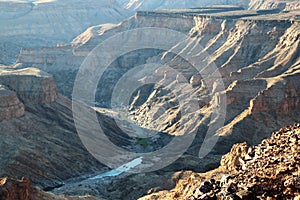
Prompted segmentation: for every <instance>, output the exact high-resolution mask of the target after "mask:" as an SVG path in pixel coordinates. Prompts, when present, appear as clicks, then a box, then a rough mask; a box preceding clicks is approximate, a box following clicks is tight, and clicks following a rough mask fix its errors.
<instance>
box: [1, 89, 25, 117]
mask: <svg viewBox="0 0 300 200" xmlns="http://www.w3.org/2000/svg"><path fill="white" fill-rule="evenodd" d="M24 111H25V108H24V104H23V103H22V102H21V101H20V100H19V98H18V96H17V94H16V93H15V92H13V91H11V90H9V89H8V88H6V87H5V86H3V85H0V121H2V120H9V119H12V118H15V117H21V116H23V115H24Z"/></svg>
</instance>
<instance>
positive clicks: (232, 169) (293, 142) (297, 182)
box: [188, 124, 300, 200]
mask: <svg viewBox="0 0 300 200" xmlns="http://www.w3.org/2000/svg"><path fill="white" fill-rule="evenodd" d="M221 167H222V168H224V169H225V170H227V171H228V174H226V175H223V177H222V178H221V179H220V180H217V181H216V180H214V179H210V180H208V181H205V182H202V183H201V186H200V187H199V188H197V189H196V190H195V191H194V193H193V195H192V196H190V197H189V198H188V199H189V200H196V199H197V200H198V199H201V200H202V199H203V200H204V199H205V200H213V199H232V200H234V199H269V200H272V199H300V124H296V125H294V126H288V127H286V128H283V129H281V130H280V131H278V132H275V133H273V134H272V136H271V138H268V139H265V140H263V141H262V143H261V144H259V145H257V146H248V145H247V144H246V143H242V144H236V145H234V146H233V148H232V149H231V152H230V153H228V154H227V155H225V156H223V157H222V160H221Z"/></svg>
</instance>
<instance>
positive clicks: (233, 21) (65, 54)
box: [0, 0, 300, 199]
mask: <svg viewBox="0 0 300 200" xmlns="http://www.w3.org/2000/svg"><path fill="white" fill-rule="evenodd" d="M122 2H123V4H124V5H125V3H126V5H128V4H127V2H125V1H122ZM269 2H270V1H268V0H266V1H259V2H258V1H253V0H252V1H250V4H249V6H250V8H251V9H249V10H245V9H244V8H242V7H240V6H231V5H230V6H229V5H223V6H221V5H219V6H210V7H199V8H193V9H187V8H185V9H174V10H172V9H171V10H170V9H168V10H153V11H140V10H139V8H136V9H137V10H139V11H137V12H136V14H135V15H134V16H132V17H130V18H128V19H126V20H124V21H122V22H121V23H119V24H100V25H95V26H92V27H90V28H88V29H86V31H85V32H83V33H82V34H80V35H78V36H77V37H76V38H75V39H73V40H72V42H70V43H65V44H61V45H57V46H53V47H43V48H34V49H31V48H23V49H22V50H21V51H20V54H19V55H18V56H17V61H16V63H14V64H12V65H9V66H4V65H3V66H1V68H0V110H1V113H0V134H1V137H2V138H3V139H2V140H1V142H0V149H1V150H2V154H1V156H2V157H1V161H0V169H1V170H0V171H1V176H2V177H13V178H15V179H17V178H21V177H23V176H25V177H27V178H29V179H30V180H31V181H32V183H33V185H34V186H35V187H39V188H40V189H37V188H34V187H32V186H30V184H31V183H30V184H29V181H27V179H26V178H24V179H23V180H21V181H19V182H21V184H23V183H22V182H24V184H25V185H26V187H28V188H31V189H29V190H30V191H34V192H30V193H32V194H35V196H37V195H42V196H43V195H44V197H43V198H45V199H51V198H54V199H55V198H57V199H76V198H78V199H84V198H85V199H137V198H140V197H143V196H145V197H144V199H186V198H187V197H189V198H191V199H193V198H194V199H201V198H200V196H201V195H202V196H203V195H208V194H206V193H203V192H202V191H201V190H203V189H201V187H202V186H203V184H204V183H203V184H202V181H203V180H204V178H203V177H202V176H205V179H207V180H209V179H210V178H211V177H213V176H214V175H212V174H217V175H220V174H222V175H223V174H226V173H227V174H228V173H230V174H234V173H238V170H241V169H240V168H239V167H240V166H239V165H236V163H238V162H242V161H240V160H241V159H243V160H245V158H244V157H245V154H243V153H242V155H240V154H239V153H240V151H242V152H243V151H244V149H247V150H248V149H249V148H251V147H249V146H246V145H244V144H241V145H235V146H233V145H234V144H236V143H243V142H246V143H247V145H250V146H255V145H258V144H260V143H261V142H262V141H264V139H266V138H268V137H271V136H272V138H273V137H275V135H276V137H277V136H278V134H275V133H274V134H273V135H271V133H272V132H274V131H276V130H279V129H280V128H281V127H285V126H286V125H287V124H294V123H297V122H298V121H299V111H300V98H299V95H300V91H299V88H300V87H299V85H298V84H300V82H299V73H300V71H299V67H300V56H299V54H300V11H299V9H297V8H298V5H297V2H296V1H294V2H292V1H278V2H280V3H276V2H275V3H274V2H273V4H270V3H269ZM282 2H283V3H285V4H284V6H282V5H283V3H282ZM158 8H159V7H158ZM261 8H262V9H264V10H260V9H261ZM134 10H135V8H134ZM135 30H138V31H137V32H135ZM139 31H140V32H139ZM72 32H73V31H72ZM131 33H134V34H137V35H134V36H131V35H130V34H131ZM170 33H172V34H170ZM135 36H136V37H135ZM178 38H179V39H181V40H178ZM120 41H121V44H122V45H120ZM124 41H125V43H124ZM174 41H175V42H174ZM122 42H123V43H122ZM117 45H118V46H117ZM143 45H144V46H146V47H147V48H136V49H133V50H131V51H128V52H125V53H123V54H121V55H120V56H118V57H116V58H110V56H108V55H109V54H110V53H111V54H110V55H114V53H115V51H116V50H115V49H116V47H117V49H118V50H119V51H122V49H126V47H136V46H137V47H141V46H143ZM99 47H100V48H99ZM101 47H104V48H101ZM162 47H163V48H162ZM198 47H200V48H198ZM129 49H130V48H129ZM105 53H106V54H105ZM102 54H103V55H104V56H103V55H102ZM95 55H96V56H95ZM97 56H98V57H97ZM110 59H111V60H110ZM110 61H112V62H110ZM102 63H108V65H107V66H104V64H102ZM156 66H167V68H166V67H158V68H156ZM101 67H103V70H102V71H101ZM98 70H99V71H98ZM100 72H101V73H102V75H103V76H102V77H100V78H99V79H98V81H97V78H94V77H95V74H98V73H99V74H100ZM85 76H87V77H89V78H90V79H83V77H85ZM126 77H130V79H128V78H127V79H126ZM129 80H130V81H132V82H130V81H129ZM135 84H136V85H140V86H139V87H136V88H133V89H131V88H130V86H131V85H135ZM91 85H92V86H93V87H91ZM91 88H92V89H94V90H92V89H91ZM120 88H121V89H124V91H122V90H121V89H120ZM126 89H131V90H129V91H127V90H126ZM90 90H91V91H92V92H94V93H93V94H92V95H91V94H90V93H89V91H90ZM116 94H117V95H116ZM114 95H116V96H114ZM127 95H129V96H128V97H127ZM90 96H92V97H91V98H89V97H90ZM126 98H128V102H127V104H125V105H124V104H122V105H116V106H115V105H114V103H116V104H118V103H120V102H123V99H126ZM90 100H92V101H90ZM124 102H125V101H124ZM74 109H76V111H77V112H75V113H74ZM78 111H79V112H78ZM80 113H85V116H84V117H78V116H80V115H77V114H80ZM95 116H96V118H94V117H95ZM93 123H100V124H101V128H102V130H103V132H104V133H105V134H104V135H105V137H103V136H104V135H103V136H102V135H101V136H98V135H97V133H98V132H97V129H96V128H95V127H94V126H93ZM78 124H79V125H80V126H78ZM298 129H299V127H298V126H297V125H295V126H294V127H293V128H291V127H289V128H285V129H284V130H281V132H282V133H284V135H285V136H286V135H288V133H287V132H292V133H293V134H294V135H295V138H296V143H297V142H299V134H298V133H299V130H298ZM106 137H107V138H108V139H109V140H106ZM190 137H192V139H191V141H190V139H189V138H190ZM90 138H92V140H93V142H94V143H95V144H97V145H98V146H104V147H105V148H106V150H107V151H108V152H111V153H113V151H114V149H113V146H112V145H110V144H113V145H116V146H118V147H122V148H123V149H124V150H125V151H127V152H131V153H132V152H134V153H136V155H139V156H140V157H132V158H129V161H130V160H134V159H137V158H140V159H141V160H142V162H141V163H139V164H138V165H137V166H133V167H132V168H133V169H139V168H143V167H145V168H147V166H148V165H149V163H152V162H153V160H151V158H148V157H147V155H146V154H147V153H149V152H150V153H151V152H156V151H158V152H160V150H163V149H164V146H167V147H168V146H170V145H171V144H172V141H173V140H182V141H183V142H182V144H181V145H178V147H177V148H179V149H180V148H182V149H183V150H185V151H184V152H183V154H182V155H181V154H180V155H179V157H178V158H177V159H176V160H174V162H172V163H170V164H169V165H167V166H163V167H161V168H159V167H160V166H159V165H158V164H157V165H158V166H154V167H158V168H159V170H155V171H149V172H147V171H145V172H144V171H143V172H141V173H137V174H134V173H133V174H131V173H127V172H126V170H124V173H122V174H118V173H119V172H117V175H116V176H105V174H106V173H107V172H111V171H109V170H114V169H120V168H121V169H122V166H121V165H117V164H114V165H113V167H111V166H107V165H105V163H102V162H100V161H99V159H98V160H97V159H96V158H98V157H97V156H99V155H96V154H95V152H93V149H97V148H98V147H97V145H91V146H89V145H88V144H91V143H92V142H91V141H90V140H91V139H90ZM284 138H285V137H284ZM185 140H187V142H186V143H185V142H184V141H185ZM270 140H271V139H270ZM86 141H89V142H87V143H86ZM103 141H104V142H103ZM106 141H107V144H106ZM108 141H110V142H111V143H109V142H108ZM267 141H268V142H269V140H267ZM278 141H280V140H279V139H278ZM189 142H190V143H189ZM94 143H93V144H94ZM264 143H266V142H264ZM292 143H293V144H295V141H294V140H293V141H292ZM264 145H266V146H272V145H268V144H264ZM185 146H187V147H185ZM232 146H233V148H232ZM259 147H261V146H259ZM290 147H291V148H293V149H294V150H293V151H295V147H294V146H290ZM290 147H289V148H290ZM185 148H186V149H185ZM231 148H232V150H231V153H229V154H227V155H226V156H223V155H224V154H226V153H228V152H230V149H231ZM253 148H254V147H253ZM240 149H242V150H240ZM268 149H270V148H268ZM235 151H236V152H238V153H236V152H235ZM96 153H98V154H101V153H99V152H96ZM260 153H261V154H262V152H260ZM287 153H288V152H287ZM296 153H298V154H299V150H297V149H296ZM236 154H237V155H236ZM298 154H296V157H297V156H298V157H297V158H295V159H298V158H299V155H298ZM168 155H170V157H172V156H171V153H170V154H168ZM293 156H294V155H293ZM129 157H130V156H129ZM239 157H241V159H239ZM101 158H102V157H101ZM118 159H119V158H116V160H117V161H118ZM122 159H123V158H122ZM122 159H121V160H122ZM154 159H156V160H155V162H159V161H160V160H165V162H168V161H169V160H168V159H169V158H167V157H165V158H161V157H159V156H158V157H155V158H154ZM236 160H238V162H237V161H236ZM122 161H123V160H122ZM125 161H126V162H128V160H126V159H125V158H124V161H123V164H126V162H125ZM246 161H247V160H246ZM155 162H154V163H155ZM220 162H221V167H220V168H218V166H219V163H220ZM261 162H262V161H261ZM243 163H244V162H243ZM243 163H240V165H242V164H243ZM120 166H121V167H120ZM245 166H246V164H245ZM247 166H248V165H247ZM118 167H119V168H118ZM241 167H243V165H242V166H241ZM297 167H298V168H297ZM214 168H217V169H215V170H213V171H210V172H207V174H205V175H203V174H200V175H199V174H198V173H200V172H206V171H208V170H212V169H214ZM297 169H298V171H299V166H298V165H297V166H296V168H293V170H294V171H295V170H297ZM190 170H192V171H193V172H192V171H190ZM112 172H114V171H112ZM246 173H247V172H245V171H243V172H241V174H240V175H239V176H241V177H242V176H244V174H246ZM296 173H297V172H295V173H293V175H295V174H296ZM99 174H100V175H99ZM112 174H114V173H112ZM97 175H99V176H97ZM246 175H247V174H246ZM199 176H201V178H199ZM288 176H290V174H289V175H288ZM295 176H299V172H298V174H296V175H295ZM93 177H100V178H96V179H93ZM195 177H196V178H195ZM220 178H221V177H218V179H220ZM289 178H290V177H289ZM15 179H3V180H0V183H1V184H0V186H1V185H5V183H6V182H13V184H16V185H17V187H19V184H20V183H19V182H18V181H16V180H15ZM227 181H228V180H227ZM234 181H235V180H234ZM16 182H18V183H16ZM206 185H209V187H219V186H218V185H216V184H215V183H212V182H209V183H206ZM3 187H4V186H3ZM1 188H2V187H1ZM130 188H134V190H131V189H130ZM174 188H175V189H174ZM197 188H198V189H197ZM287 188H289V187H287ZM41 189H43V190H46V191H51V192H52V193H55V194H50V193H47V192H43V191H42V190H41ZM5 190H8V191H9V189H5ZM29 190H28V191H29ZM287 190H288V189H287ZM0 191H3V189H1V190H0ZM28 191H27V192H24V191H22V192H21V193H22V195H24V194H25V195H26V193H28ZM199 191H200V192H199ZM297 191H298V192H299V190H297ZM297 191H296V192H297ZM201 192H202V193H201ZM296 192H295V193H296ZM13 193H14V192H13ZM6 194H10V192H8V193H6ZM86 194H89V195H90V196H85V195H86ZM210 195H213V194H210ZM3 196H4V197H5V195H3ZM33 196H34V195H33ZM79 196H81V197H79ZM291 196H293V195H291ZM294 196H295V195H294ZM294 196H293V197H294ZM7 198H8V199H9V197H7ZM26 198H27V199H28V198H29V199H30V198H31V197H29V196H27V197H24V198H23V199H26ZM32 198H35V197H32ZM38 198H42V197H38ZM38 198H37V199H38ZM291 198H292V197H291ZM142 199H143V198H142Z"/></svg>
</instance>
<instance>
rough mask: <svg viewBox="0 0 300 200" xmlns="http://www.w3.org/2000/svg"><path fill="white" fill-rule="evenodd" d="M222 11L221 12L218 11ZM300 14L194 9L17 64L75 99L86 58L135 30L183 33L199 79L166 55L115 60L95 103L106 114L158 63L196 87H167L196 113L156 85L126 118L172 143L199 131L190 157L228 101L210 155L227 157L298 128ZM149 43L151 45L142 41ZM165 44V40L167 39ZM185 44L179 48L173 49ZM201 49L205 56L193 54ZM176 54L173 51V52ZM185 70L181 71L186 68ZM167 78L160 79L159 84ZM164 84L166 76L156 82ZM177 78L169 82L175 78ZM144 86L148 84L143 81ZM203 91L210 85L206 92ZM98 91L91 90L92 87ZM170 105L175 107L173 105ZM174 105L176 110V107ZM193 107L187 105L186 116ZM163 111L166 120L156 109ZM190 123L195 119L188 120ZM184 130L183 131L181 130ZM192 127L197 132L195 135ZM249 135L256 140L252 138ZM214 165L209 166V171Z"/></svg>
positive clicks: (146, 19) (109, 30) (31, 55)
mask: <svg viewBox="0 0 300 200" xmlns="http://www.w3.org/2000/svg"><path fill="white" fill-rule="evenodd" d="M218 9H220V10H219V12H217V11H216V10H218ZM298 16H299V12H298V11H287V12H283V13H274V12H271V13H269V14H268V12H267V13H261V12H259V11H253V10H240V8H238V7H230V8H228V7H225V8H224V7H223V8H206V9H198V10H197V9H196V10H194V9H191V10H178V11H174V10H173V11H153V12H152V11H151V12H149V11H145V12H138V13H137V14H136V15H135V16H134V17H132V18H130V19H128V20H125V21H124V22H122V23H120V24H118V25H110V26H108V25H99V26H95V27H91V28H89V29H88V30H87V31H86V32H84V33H83V34H81V35H79V36H78V37H77V38H76V39H74V40H73V42H72V44H70V45H67V46H64V47H53V48H49V49H41V50H32V51H31V50H26V51H25V50H24V51H22V52H21V54H20V55H19V58H18V62H19V63H22V65H19V66H18V67H28V66H34V67H38V68H40V69H43V70H45V71H47V72H49V73H51V74H53V76H54V78H55V80H56V82H57V84H58V89H59V91H61V92H62V93H63V94H65V95H67V96H69V97H71V94H72V89H73V81H74V80H75V76H76V73H77V71H78V69H79V67H80V65H81V63H82V62H83V60H84V58H85V56H87V55H88V54H89V52H90V51H91V50H93V49H94V48H95V47H97V45H99V44H101V42H103V41H105V39H107V38H110V37H111V36H113V35H115V34H117V33H121V32H122V31H126V30H134V29H135V28H145V27H158V28H168V29H172V30H176V31H179V32H181V33H184V34H186V35H188V36H190V42H189V43H187V44H186V45H185V46H183V47H182V49H183V51H182V52H181V53H183V54H186V55H191V56H195V57H196V58H197V59H199V60H200V62H199V63H200V64H201V66H202V73H201V76H199V75H197V74H195V73H194V71H193V70H194V69H193V66H191V65H189V64H188V63H186V61H184V59H182V58H179V57H176V56H174V55H172V54H168V53H165V52H164V51H161V50H157V49H155V50H151V49H150V50H149V49H147V50H145V49H144V50H139V51H134V52H130V53H128V54H125V55H123V56H121V57H120V58H118V59H116V60H115V61H114V62H113V63H112V64H111V65H110V66H109V68H108V70H107V71H106V72H107V75H108V76H105V77H104V78H103V79H102V80H101V81H100V82H99V83H98V89H97V93H96V101H97V104H99V105H100V106H102V107H107V108H109V100H110V97H111V91H112V89H113V88H114V86H115V84H114V83H116V82H117V81H118V80H119V79H120V78H121V77H122V74H123V73H125V72H126V71H128V70H130V69H132V68H133V67H135V66H138V65H143V64H147V63H149V62H153V61H156V62H158V63H163V64H167V65H169V66H172V67H173V69H175V70H177V71H180V72H182V73H183V74H184V76H185V78H187V80H188V82H189V83H191V84H192V85H191V86H192V87H191V88H192V89H191V90H187V89H186V88H176V87H175V88H174V87H172V86H173V85H174V84H175V82H176V81H178V80H175V79H174V81H175V82H169V83H168V85H167V86H166V88H168V86H169V88H172V90H173V92H174V93H184V92H187V91H190V92H192V91H193V92H192V94H193V95H192V97H193V98H196V99H197V101H198V102H199V109H197V110H196V111H194V112H193V113H188V114H187V115H184V116H181V115H180V112H182V110H180V107H178V102H177V103H176V97H175V96H174V95H172V94H170V93H168V92H166V90H165V89H166V88H165V89H164V88H161V87H159V85H158V84H157V85H155V84H154V85H153V86H151V87H152V88H151V87H149V88H147V87H146V88H140V91H139V92H137V93H135V95H136V96H134V97H133V99H137V100H138V101H136V102H133V103H132V104H131V105H128V107H130V112H129V117H130V119H131V120H133V121H135V123H136V124H138V125H140V126H142V127H144V128H149V129H154V130H156V131H159V132H164V133H168V134H170V135H173V136H179V135H184V134H187V133H188V130H195V129H196V128H198V127H201V129H198V134H197V137H196V141H197V142H195V143H194V144H193V145H192V147H191V148H190V151H189V153H191V154H192V155H195V154H196V153H197V152H196V149H197V148H198V147H199V146H200V145H201V142H203V140H204V137H205V134H206V131H207V129H208V127H209V126H208V124H207V120H209V119H210V117H212V110H213V109H214V108H215V106H217V105H218V102H220V101H219V100H220V98H224V97H225V98H226V99H225V100H226V102H227V103H226V112H225V113H220V117H222V116H223V115H225V114H226V115H225V124H224V127H222V128H220V129H219V130H216V132H215V133H216V135H218V136H219V143H218V144H217V146H216V147H215V149H214V150H213V154H215V155H217V157H218V158H220V155H221V154H223V153H224V152H227V151H228V150H229V148H230V147H231V145H232V144H233V143H236V142H244V141H247V142H249V143H250V144H256V143H258V142H260V141H261V140H262V139H263V138H265V137H267V136H268V135H269V133H271V132H272V131H274V130H276V129H278V128H279V127H282V126H284V125H285V124H286V123H287V122H288V123H293V122H297V120H298V117H297V116H298V114H299V102H298V100H297V99H298V98H299V91H298V88H299V87H298V81H297V77H299V70H298V68H299V34H300V33H299V30H300V25H299V19H298ZM143 39H147V38H143ZM166 42H167V38H166ZM180 44H184V42H182V43H180V42H179V44H174V46H177V45H180ZM196 45H201V46H202V47H203V50H201V51H199V50H198V49H197V48H194V47H195V46H196ZM174 48H175V47H174ZM183 66H184V67H183ZM213 66H216V67H217V68H218V71H217V72H218V73H220V74H221V76H222V81H223V84H224V88H223V89H222V90H220V88H217V89H216V88H215V89H216V90H217V92H215V93H213V96H210V94H209V91H211V90H212V89H213V88H214V87H215V86H214V85H215V83H214V82H213V81H212V82H211V81H210V79H208V78H206V77H213V76H214V75H215V74H216V71H212V70H213ZM161 75H162V76H161ZM157 76H161V80H162V81H163V80H164V75H163V74H160V75H159V74H157ZM172 76H173V74H171V73H170V74H165V77H172ZM145 78H147V77H145ZM204 83H205V84H204ZM91 84H93V83H91ZM170 102H171V103H170ZM174 102H175V103H174ZM186 105H188V101H183V106H182V107H185V108H186ZM162 107H163V108H164V109H165V111H164V112H161V110H160V109H159V108H162ZM190 116H197V117H196V118H193V120H189V119H190ZM180 124H184V126H180V127H181V128H178V127H179V126H178V125H180ZM191 127H194V129H190V128H191ZM249 132H251V134H249ZM189 159H190V162H189V161H185V164H186V165H187V166H189V167H191V168H193V169H195V170H203V168H202V167H203V166H199V165H197V166H195V165H194V164H192V163H196V162H193V161H192V160H193V159H196V160H197V159H198V158H197V157H193V158H192V157H190V158H189ZM206 159H207V160H206V161H207V163H210V162H211V163H215V161H216V160H215V157H214V159H212V157H209V156H208V157H207V158H206ZM208 165H209V164H208Z"/></svg>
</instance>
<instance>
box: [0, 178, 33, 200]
mask: <svg viewBox="0 0 300 200" xmlns="http://www.w3.org/2000/svg"><path fill="white" fill-rule="evenodd" d="M32 190H33V188H32V185H31V182H30V181H29V180H28V179H26V178H24V177H23V178H22V180H19V181H18V180H15V179H9V178H2V179H0V198H1V199H3V200H29V199H30V198H29V196H30V194H31V193H32Z"/></svg>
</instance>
